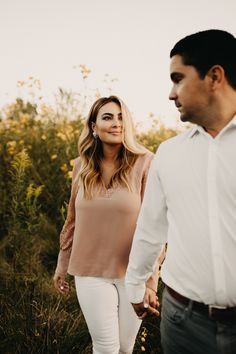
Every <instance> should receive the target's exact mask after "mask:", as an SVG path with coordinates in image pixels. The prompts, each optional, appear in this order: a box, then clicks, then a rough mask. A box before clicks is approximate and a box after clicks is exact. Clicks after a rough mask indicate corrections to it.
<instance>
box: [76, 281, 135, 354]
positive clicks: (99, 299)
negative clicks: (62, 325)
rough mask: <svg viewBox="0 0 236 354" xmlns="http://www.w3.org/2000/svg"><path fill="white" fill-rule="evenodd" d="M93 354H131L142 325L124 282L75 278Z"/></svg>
mask: <svg viewBox="0 0 236 354" xmlns="http://www.w3.org/2000/svg"><path fill="white" fill-rule="evenodd" d="M75 286H76V292H77V297H78V300H79V303H80V307H81V310H82V312H83V315H84V317H85V320H86V323H87V326H88V329H89V332H90V335H91V337H92V342H93V354H118V353H120V354H131V353H132V351H133V346H134V343H135V338H136V335H137V333H138V330H139V327H140V325H141V321H140V320H139V319H138V317H137V316H136V314H135V312H134V310H133V308H132V305H131V304H130V303H129V301H128V299H127V296H126V292H125V284H124V279H104V278H96V277H78V276H75Z"/></svg>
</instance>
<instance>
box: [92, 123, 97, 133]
mask: <svg viewBox="0 0 236 354" xmlns="http://www.w3.org/2000/svg"><path fill="white" fill-rule="evenodd" d="M91 127H92V130H93V131H94V132H96V130H95V127H96V124H95V123H94V122H92V123H91Z"/></svg>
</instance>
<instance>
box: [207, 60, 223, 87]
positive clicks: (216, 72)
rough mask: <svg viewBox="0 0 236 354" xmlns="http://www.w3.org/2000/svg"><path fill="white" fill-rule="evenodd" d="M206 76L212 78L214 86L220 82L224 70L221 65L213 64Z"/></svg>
mask: <svg viewBox="0 0 236 354" xmlns="http://www.w3.org/2000/svg"><path fill="white" fill-rule="evenodd" d="M208 76H209V77H210V79H211V80H212V86H213V87H215V86H217V85H219V84H221V83H222V81H223V80H224V78H225V71H224V69H223V67H222V66H221V65H214V66H212V67H211V68H210V70H209V71H208Z"/></svg>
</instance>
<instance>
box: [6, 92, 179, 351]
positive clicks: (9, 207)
mask: <svg viewBox="0 0 236 354" xmlns="http://www.w3.org/2000/svg"><path fill="white" fill-rule="evenodd" d="M0 116H1V117H2V119H1V120H0V136H1V140H0V220H2V222H0V269H1V270H0V313H1V317H0V352H1V353H4V354H13V353H14V354H17V353H33V354H37V353H49V354H50V353H59V354H68V353H85V354H86V353H90V352H91V341H90V336H89V334H88V331H87V327H86V324H85V321H84V319H83V316H82V314H81V311H80V309H79V306H78V303H77V299H76V295H75V291H74V288H73V283H72V284H71V287H72V291H71V292H70V295H69V296H67V297H66V298H61V297H60V296H59V295H57V294H56V292H55V290H54V289H53V287H52V274H53V271H54V269H55V265H56V261H57V254H58V235H59V232H60V230H61V227H62V224H63V222H64V219H65V215H66V208H67V202H68V198H69V193H70V185H71V170H72V166H73V159H74V158H75V157H76V156H77V141H78V137H79V135H80V132H81V129H82V127H83V118H82V117H81V116H80V114H79V112H78V111H76V98H75V97H71V96H70V94H68V93H66V92H64V91H63V90H60V91H59V94H58V96H57V106H56V108H52V107H50V106H46V105H41V106H40V107H38V106H37V105H36V104H32V103H30V102H24V101H23V100H22V99H17V100H16V101H15V102H14V103H12V104H10V105H8V106H7V107H5V109H4V110H2V112H1V113H0ZM71 116H72V118H73V119H69V118H70V117H71ZM175 133H176V132H175V131H174V130H171V129H167V128H165V127H164V126H163V125H162V126H159V127H157V126H156V127H155V128H154V129H153V130H150V131H149V132H147V133H141V134H139V135H138V139H139V140H140V141H141V142H142V143H143V144H144V145H145V146H146V147H147V148H149V149H150V150H151V151H156V149H157V147H158V145H159V144H160V142H161V141H163V140H165V139H167V138H169V137H171V136H173V135H175ZM159 337H160V336H159V320H157V319H154V318H153V319H149V320H147V321H144V323H143V325H142V327H141V329H140V332H139V335H138V337H137V342H136V345H135V349H134V353H136V354H137V353H141V352H142V351H144V350H145V351H146V352H147V353H160V342H159ZM158 348H159V349H158ZM158 350H159V351H158Z"/></svg>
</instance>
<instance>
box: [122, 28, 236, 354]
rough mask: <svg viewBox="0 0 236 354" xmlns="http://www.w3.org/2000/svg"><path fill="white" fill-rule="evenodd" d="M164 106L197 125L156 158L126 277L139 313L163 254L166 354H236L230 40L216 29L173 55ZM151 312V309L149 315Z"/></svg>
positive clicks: (235, 161)
mask: <svg viewBox="0 0 236 354" xmlns="http://www.w3.org/2000/svg"><path fill="white" fill-rule="evenodd" d="M170 57H171V63H170V77H171V80H172V82H173V87H172V89H171V92H170V97H169V98H170V100H173V101H174V102H175V105H176V107H177V109H178V111H179V112H180V118H181V120H182V121H183V122H191V123H194V124H195V125H194V126H193V127H192V128H191V129H190V130H187V131H186V132H184V133H183V134H180V135H179V136H177V137H174V138H172V139H169V140H168V141H165V142H164V143H163V144H161V146H160V147H159V149H158V152H157V154H156V156H155V158H154V160H153V163H152V166H151V168H150V172H149V177H148V181H147V187H146V192H145V197H144V201H143V206H142V209H141V212H140V216H139V219H138V223H137V228H136V232H135V237H134V241H133V247H132V250H131V254H130V261H129V266H128V270H127V275H126V285H127V292H128V296H129V299H130V301H131V302H132V303H133V307H134V309H135V311H136V313H137V314H138V315H139V316H140V314H141V313H143V314H144V315H143V317H145V315H146V314H151V313H155V311H154V310H155V309H153V308H152V307H151V306H150V305H149V307H148V306H147V304H146V299H145V303H144V302H143V299H144V293H145V285H144V282H145V280H146V279H147V277H148V276H149V275H150V274H151V272H152V266H153V264H154V261H155V259H156V257H157V255H158V253H159V252H160V249H161V246H162V245H163V244H164V243H166V242H167V243H168V247H167V254H166V259H165V262H164V265H163V267H162V273H161V275H162V279H163V281H164V283H165V284H166V287H165V290H164V293H163V299H162V320H161V336H162V346H163V350H164V353H165V354H185V353H186V354H187V353H189V354H190V353H192V354H203V353H204V354H205V353H206V354H216V353H227V354H231V353H236V38H235V37H234V36H232V35H231V34H229V33H227V32H225V31H221V30H208V31H202V32H198V33H195V34H192V35H190V36H187V37H185V38H183V39H182V40H180V41H179V42H178V43H177V44H176V45H175V46H174V48H173V49H172V50H171V53H170ZM147 307H148V308H147Z"/></svg>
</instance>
